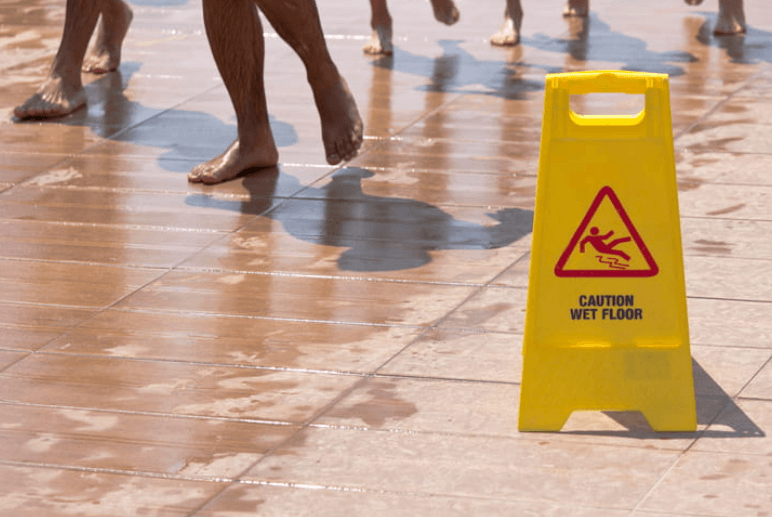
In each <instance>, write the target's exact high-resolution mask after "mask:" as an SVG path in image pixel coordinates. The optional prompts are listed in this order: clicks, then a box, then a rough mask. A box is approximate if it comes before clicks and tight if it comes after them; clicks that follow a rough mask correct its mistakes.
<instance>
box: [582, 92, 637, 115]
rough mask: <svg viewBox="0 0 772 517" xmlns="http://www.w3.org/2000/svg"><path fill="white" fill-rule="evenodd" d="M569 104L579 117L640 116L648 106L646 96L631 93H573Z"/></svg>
mask: <svg viewBox="0 0 772 517" xmlns="http://www.w3.org/2000/svg"><path fill="white" fill-rule="evenodd" d="M569 106H570V108H571V111H572V112H573V114H574V115H575V116H577V117H579V118H583V117H588V118H597V117H614V118H617V117H620V118H623V117H627V118H631V119H635V118H638V117H639V116H640V115H641V113H642V112H643V110H644V109H645V107H646V96H645V95H643V94H630V93H585V94H577V95H571V96H570V100H569Z"/></svg>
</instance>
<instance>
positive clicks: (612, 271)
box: [555, 186, 659, 277]
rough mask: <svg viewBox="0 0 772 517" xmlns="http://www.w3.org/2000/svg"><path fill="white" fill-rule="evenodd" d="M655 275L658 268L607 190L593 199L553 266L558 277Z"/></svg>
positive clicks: (612, 195)
mask: <svg viewBox="0 0 772 517" xmlns="http://www.w3.org/2000/svg"><path fill="white" fill-rule="evenodd" d="M599 212H603V213H602V214H599ZM657 273H659V266H657V263H656V262H655V261H654V258H653V257H652V256H651V253H650V252H649V250H648V248H647V247H646V244H644V242H643V239H641V236H640V235H639V234H638V230H636V229H635V226H634V225H633V223H632V221H631V220H630V217H629V216H628V215H627V212H625V209H624V207H623V206H622V203H621V202H620V201H619V198H618V197H617V195H616V193H614V191H613V190H612V189H611V187H609V186H605V187H603V188H602V189H600V191H599V192H598V195H597V196H595V200H594V201H593V202H592V205H590V208H589V210H587V214H586V215H585V216H584V219H582V222H581V223H580V224H579V228H577V230H576V232H574V236H573V237H572V238H571V241H570V242H569V243H568V246H567V247H566V249H565V251H563V254H562V255H560V259H559V260H558V263H557V265H556V266H555V276H559V277H650V276H654V275H656V274H657Z"/></svg>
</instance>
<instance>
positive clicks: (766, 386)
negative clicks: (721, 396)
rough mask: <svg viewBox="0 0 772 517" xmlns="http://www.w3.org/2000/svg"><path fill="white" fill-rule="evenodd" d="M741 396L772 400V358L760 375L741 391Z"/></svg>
mask: <svg viewBox="0 0 772 517" xmlns="http://www.w3.org/2000/svg"><path fill="white" fill-rule="evenodd" d="M740 396H741V397H743V398H746V397H747V398H756V399H762V400H772V360H770V361H767V363H766V364H765V365H764V367H763V368H762V369H761V371H759V373H758V375H756V377H754V378H753V380H751V382H750V383H748V385H747V386H746V387H745V388H744V389H743V390H742V391H741V392H740Z"/></svg>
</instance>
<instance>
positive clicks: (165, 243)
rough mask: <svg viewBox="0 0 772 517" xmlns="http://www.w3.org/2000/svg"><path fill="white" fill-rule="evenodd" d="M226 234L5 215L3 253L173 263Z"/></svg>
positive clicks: (0, 231)
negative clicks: (97, 224)
mask: <svg viewBox="0 0 772 517" xmlns="http://www.w3.org/2000/svg"><path fill="white" fill-rule="evenodd" d="M220 237H221V234H220V233H219V232H214V231H199V232H196V231H187V232H180V231H175V230H173V229H164V228H151V227H148V228H136V227H134V228H129V227H127V226H118V225H104V226H101V225H100V226H95V225H86V224H82V225H80V224H79V225H67V224H61V223H58V222H56V221H30V220H5V221H0V257H2V258H4V259H6V258H7V259H27V260H46V261H51V260H56V261H66V262H81V263H86V264H113V265H120V266H131V267H172V266H174V265H175V264H178V263H179V262H181V261H182V260H184V259H186V258H187V257H189V256H190V255H191V254H193V253H195V252H196V251H198V250H200V249H202V248H203V247H204V246H206V245H207V244H210V243H212V242H214V241H215V240H217V239H219V238H220Z"/></svg>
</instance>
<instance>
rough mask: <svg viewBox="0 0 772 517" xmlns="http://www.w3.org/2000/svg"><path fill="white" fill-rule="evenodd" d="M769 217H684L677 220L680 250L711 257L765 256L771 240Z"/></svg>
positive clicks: (771, 249) (771, 250) (769, 253)
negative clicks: (757, 219) (756, 218)
mask: <svg viewBox="0 0 772 517" xmlns="http://www.w3.org/2000/svg"><path fill="white" fill-rule="evenodd" d="M770 232H772V222H770V221H747V220H735V219H718V220H716V219H713V218H692V217H684V218H683V219H682V220H681V235H682V237H681V238H682V240H683V253H684V255H686V256H689V255H703V256H713V257H733V258H742V259H761V260H764V259H767V260H768V258H769V257H770V256H772V243H770V240H769V239H768V238H766V236H767V235H769V233H770Z"/></svg>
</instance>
